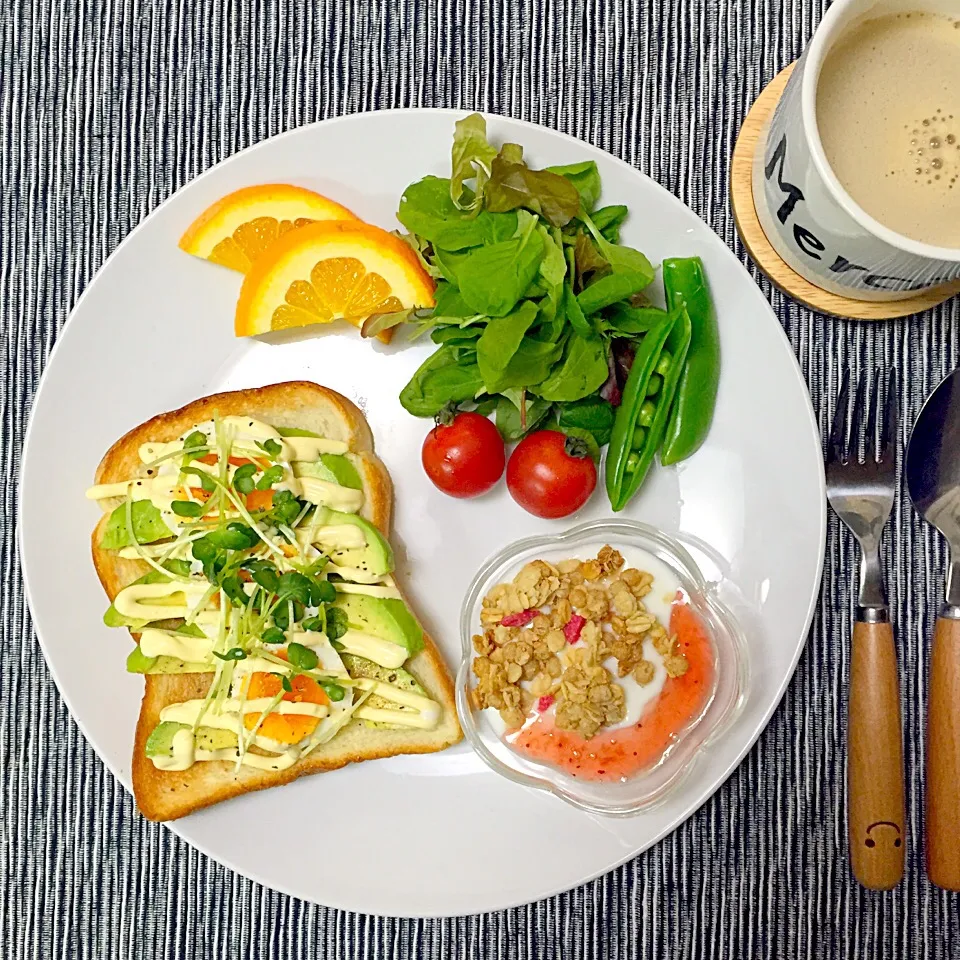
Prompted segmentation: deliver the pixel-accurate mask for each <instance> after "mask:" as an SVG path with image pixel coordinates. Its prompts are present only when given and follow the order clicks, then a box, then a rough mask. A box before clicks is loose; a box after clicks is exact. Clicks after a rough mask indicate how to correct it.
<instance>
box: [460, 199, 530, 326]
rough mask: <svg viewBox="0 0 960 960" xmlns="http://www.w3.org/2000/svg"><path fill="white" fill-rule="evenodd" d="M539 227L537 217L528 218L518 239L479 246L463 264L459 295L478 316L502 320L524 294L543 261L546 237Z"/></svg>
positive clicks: (462, 261) (461, 266)
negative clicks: (538, 230) (544, 239)
mask: <svg viewBox="0 0 960 960" xmlns="http://www.w3.org/2000/svg"><path fill="white" fill-rule="evenodd" d="M536 226H537V221H536V218H534V217H530V218H527V220H526V223H525V224H524V226H523V230H522V232H521V234H520V235H519V236H516V237H511V238H510V239H509V240H501V241H500V242H498V243H491V244H488V245H487V246H483V247H478V248H476V249H475V250H472V251H470V253H469V254H467V256H465V257H463V259H462V260H461V261H460V263H459V265H458V267H457V283H458V285H459V287H460V294H461V296H462V297H463V299H464V300H465V301H466V303H467V304H468V306H469V307H470V308H471V309H472V310H474V311H475V312H476V313H480V314H484V315H485V316H488V317H503V316H505V315H506V314H508V313H510V311H511V310H513V308H514V307H515V306H516V305H517V301H518V300H520V298H521V297H522V296H523V295H524V292H525V291H526V289H527V288H528V287H529V286H530V284H531V283H532V281H533V279H534V277H535V276H536V275H537V272H538V271H539V269H540V264H541V262H542V261H543V255H544V242H543V237H542V236H541V235H540V234H539V233H538V232H537V229H536Z"/></svg>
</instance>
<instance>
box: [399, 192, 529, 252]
mask: <svg viewBox="0 0 960 960" xmlns="http://www.w3.org/2000/svg"><path fill="white" fill-rule="evenodd" d="M397 219H398V220H399V221H400V222H401V223H402V224H403V225H404V226H405V227H406V228H407V229H408V230H409V231H410V232H411V233H413V234H416V235H417V236H418V237H419V238H420V239H421V241H422V240H428V241H429V242H430V243H432V244H433V245H434V246H435V247H439V248H441V249H443V250H448V251H449V250H466V249H467V248H468V247H476V246H480V245H482V244H485V243H497V242H498V241H500V240H506V239H507V238H508V237H512V236H513V234H514V233H516V230H517V215H516V213H513V212H504V213H492V212H490V211H489V210H483V211H481V212H480V213H478V214H477V215H476V216H470V215H469V214H467V213H465V212H464V211H463V210H459V209H457V206H456V204H454V202H453V200H452V199H451V197H450V181H449V180H447V179H446V178H443V177H424V178H423V179H422V180H419V181H417V183H412V184H411V185H410V186H409V187H407V189H406V191H405V192H404V194H403V197H402V198H401V199H400V209H399V211H398V212H397Z"/></svg>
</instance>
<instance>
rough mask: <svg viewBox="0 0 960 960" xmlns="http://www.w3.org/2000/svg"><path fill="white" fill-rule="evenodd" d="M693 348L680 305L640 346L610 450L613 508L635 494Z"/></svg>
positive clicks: (608, 478) (608, 483)
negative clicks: (688, 352) (689, 352)
mask: <svg viewBox="0 0 960 960" xmlns="http://www.w3.org/2000/svg"><path fill="white" fill-rule="evenodd" d="M689 347H690V318H689V317H688V316H687V311H686V310H685V309H684V308H683V307H680V308H679V309H678V310H674V311H673V312H671V313H669V314H667V316H666V317H665V319H664V320H662V321H661V322H660V323H659V324H658V325H657V326H655V327H654V328H653V329H651V330H650V332H649V333H648V334H647V335H646V336H645V337H644V338H643V340H642V341H641V342H640V346H639V347H638V348H637V353H636V356H635V357H634V360H633V366H632V367H631V368H630V375H629V376H628V377H627V382H626V384H625V385H624V388H623V400H622V401H621V403H620V406H619V408H618V409H617V416H616V419H615V420H614V422H613V433H612V435H611V437H610V448H609V450H608V451H607V465H606V472H605V475H604V480H605V483H606V487H607V496H609V498H610V505H611V506H612V507H613V509H614V510H622V509H623V508H624V507H625V506H626V505H627V503H628V502H629V500H630V499H631V497H633V495H634V494H635V493H636V492H637V490H638V489H639V487H640V484H641V483H643V480H644V477H646V475H647V471H648V470H649V469H650V464H651V463H652V462H653V458H654V455H655V454H656V452H657V450H659V449H660V444H661V442H662V440H663V434H664V430H665V429H666V426H667V418H668V416H669V414H670V405H671V402H672V401H673V396H674V393H675V392H676V389H677V384H678V382H679V380H680V374H681V372H682V370H683V365H684V362H685V360H686V356H687V350H688V349H689Z"/></svg>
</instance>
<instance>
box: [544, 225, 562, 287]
mask: <svg viewBox="0 0 960 960" xmlns="http://www.w3.org/2000/svg"><path fill="white" fill-rule="evenodd" d="M537 232H538V233H539V234H540V239H541V240H543V259H542V260H541V261H540V276H541V277H542V278H543V281H544V283H545V284H546V286H547V288H548V289H552V288H555V287H559V286H560V285H561V284H562V283H563V281H564V278H565V277H566V275H567V260H566V257H564V255H563V242H562V241H561V239H560V236H559V231H558V230H557V229H556V228H553V229H552V230H548V229H547V228H546V227H545V226H543V224H540V225H539V226H538V227H537Z"/></svg>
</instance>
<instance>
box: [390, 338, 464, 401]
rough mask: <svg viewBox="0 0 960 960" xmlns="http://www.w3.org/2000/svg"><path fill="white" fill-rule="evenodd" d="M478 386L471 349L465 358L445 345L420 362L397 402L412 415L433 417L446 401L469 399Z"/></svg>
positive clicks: (451, 347) (450, 346) (448, 345)
mask: <svg viewBox="0 0 960 960" xmlns="http://www.w3.org/2000/svg"><path fill="white" fill-rule="evenodd" d="M482 387H483V378H482V377H481V376H480V369H479V367H478V366H477V363H476V357H475V351H474V357H473V359H472V361H469V360H467V359H466V357H461V356H460V355H459V354H458V352H457V351H456V349H455V348H454V347H453V346H452V345H450V344H446V345H444V346H442V347H441V348H440V349H439V350H437V352H436V353H433V354H431V355H430V356H429V357H427V359H426V360H425V361H424V362H423V363H422V364H421V365H420V369H419V370H417V372H416V373H415V374H414V375H413V378H412V379H411V380H410V382H409V383H408V384H407V385H406V386H405V387H404V388H403V390H402V391H401V392H400V403H401V404H402V405H403V408H404V409H405V410H406V411H407V412H408V413H412V414H413V415H414V416H415V417H434V416H436V415H437V414H438V413H439V412H440V411H441V410H442V409H443V408H444V407H445V406H446V405H447V404H448V403H461V402H463V401H464V400H472V399H473V397H475V396H476V394H477V393H478V392H479V391H480V390H481V389H482Z"/></svg>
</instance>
